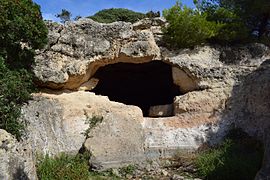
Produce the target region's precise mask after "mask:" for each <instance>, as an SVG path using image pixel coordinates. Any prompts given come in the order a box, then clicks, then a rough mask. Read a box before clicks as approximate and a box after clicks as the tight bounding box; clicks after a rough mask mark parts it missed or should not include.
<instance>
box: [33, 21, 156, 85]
mask: <svg viewBox="0 0 270 180" xmlns="http://www.w3.org/2000/svg"><path fill="white" fill-rule="evenodd" d="M48 26H49V29H50V30H51V31H50V33H49V41H50V42H49V43H48V44H49V45H48V46H47V47H46V49H44V50H40V51H38V55H37V56H36V65H35V67H34V73H35V75H36V77H37V80H38V82H39V84H40V85H41V86H47V87H50V88H53V89H61V88H65V89H76V88H78V87H79V86H80V85H81V84H83V83H85V82H86V81H88V80H89V78H90V77H91V75H93V74H94V73H95V71H96V70H97V69H98V68H99V67H101V66H104V65H106V64H112V63H116V62H133V63H141V62H146V61H150V60H152V59H159V57H160V50H159V48H158V46H157V45H156V43H155V40H154V36H153V34H152V33H151V31H150V30H142V31H134V30H133V26H132V24H130V23H124V22H116V23H111V24H100V23H97V22H95V21H93V20H91V19H83V18H82V19H80V20H78V21H75V22H70V23H68V24H66V25H65V26H62V25H56V24H48ZM56 38H57V40H55V39H56Z"/></svg>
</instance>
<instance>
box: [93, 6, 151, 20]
mask: <svg viewBox="0 0 270 180" xmlns="http://www.w3.org/2000/svg"><path fill="white" fill-rule="evenodd" d="M145 17H146V16H145V14H143V13H139V12H134V11H131V10H129V9H124V8H111V9H104V10H101V11H99V12H97V13H96V14H95V15H93V16H90V17H88V18H91V19H93V20H94V21H97V22H100V23H112V22H116V21H124V22H131V23H134V22H136V21H138V20H140V19H143V18H145Z"/></svg>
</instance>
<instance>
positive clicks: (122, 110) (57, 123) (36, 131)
mask: <svg viewBox="0 0 270 180" xmlns="http://www.w3.org/2000/svg"><path fill="white" fill-rule="evenodd" d="M93 117H102V121H98V122H94V121H95V119H93ZM22 118H23V119H25V120H28V122H30V123H29V125H28V126H27V131H28V132H29V133H28V137H27V140H25V141H28V142H29V143H30V144H32V147H31V148H32V150H34V151H35V152H37V153H41V154H50V155H57V154H59V153H60V152H65V153H73V154H74V153H78V152H79V151H80V150H81V149H84V148H86V150H89V151H90V152H91V155H92V156H91V160H90V161H91V164H92V166H94V167H97V168H103V169H104V168H107V167H113V166H115V165H121V164H126V163H134V162H135V161H137V160H136V158H137V159H142V158H143V147H144V146H143V145H144V134H143V129H142V126H141V121H142V119H143V118H142V112H141V110H140V109H139V108H138V107H135V106H126V105H124V104H121V103H116V102H111V101H109V99H108V98H106V97H100V96H96V95H94V94H93V93H90V92H83V91H78V92H68V91H67V92H61V94H49V93H40V94H35V95H34V100H32V101H30V102H29V104H28V105H27V106H25V107H24V108H23V117H22ZM93 124H94V126H93Z"/></svg>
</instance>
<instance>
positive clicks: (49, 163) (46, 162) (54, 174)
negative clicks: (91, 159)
mask: <svg viewBox="0 0 270 180" xmlns="http://www.w3.org/2000/svg"><path fill="white" fill-rule="evenodd" d="M37 174H38V178H39V179H41V180H54V179H55V180H61V179H65V180H88V179H89V175H90V174H89V166H88V159H87V158H86V156H84V155H82V154H78V155H76V156H72V155H66V154H61V155H60V156H58V157H55V158H51V157H49V156H48V155H46V156H45V157H44V158H42V159H40V160H39V162H38V164H37Z"/></svg>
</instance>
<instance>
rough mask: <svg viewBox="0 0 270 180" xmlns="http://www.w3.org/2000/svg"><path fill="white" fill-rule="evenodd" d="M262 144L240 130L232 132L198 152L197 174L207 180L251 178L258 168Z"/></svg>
mask: <svg viewBox="0 0 270 180" xmlns="http://www.w3.org/2000/svg"><path fill="white" fill-rule="evenodd" d="M262 157H263V147H262V144H261V143H260V142H258V141H256V140H254V139H252V138H250V137H248V136H247V135H245V134H244V133H241V131H234V132H232V133H231V134H230V135H229V136H228V137H227V139H226V140H225V141H224V142H223V143H222V144H221V145H219V146H217V147H215V148H212V149H206V150H203V151H201V152H199V153H198V155H197V158H196V159H195V166H196V167H197V169H198V175H199V176H200V177H202V178H204V179H207V180H228V179H230V180H253V179H254V177H255V175H256V173H257V172H258V170H259V169H260V166H261V162H262Z"/></svg>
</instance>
